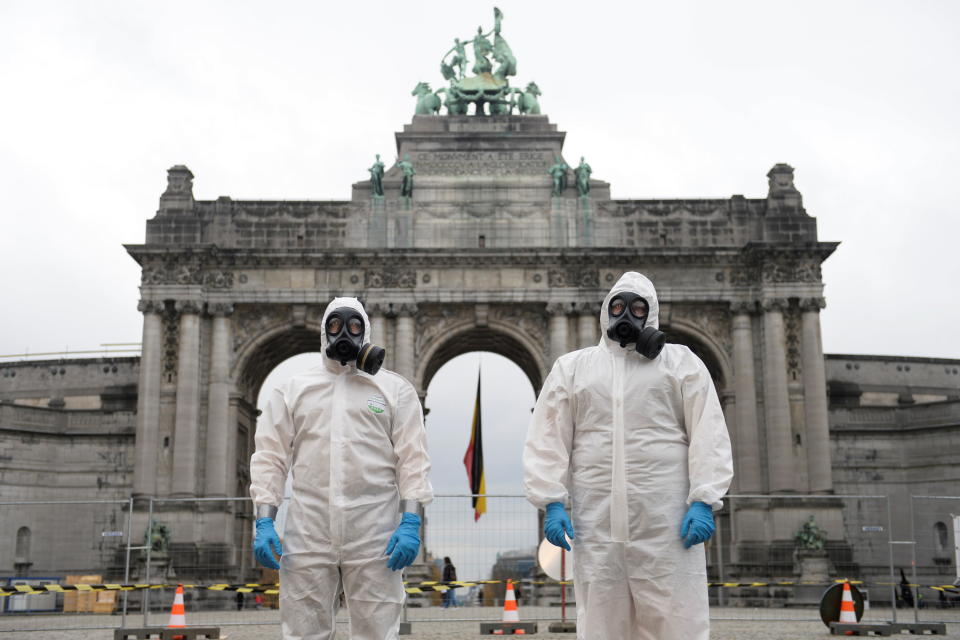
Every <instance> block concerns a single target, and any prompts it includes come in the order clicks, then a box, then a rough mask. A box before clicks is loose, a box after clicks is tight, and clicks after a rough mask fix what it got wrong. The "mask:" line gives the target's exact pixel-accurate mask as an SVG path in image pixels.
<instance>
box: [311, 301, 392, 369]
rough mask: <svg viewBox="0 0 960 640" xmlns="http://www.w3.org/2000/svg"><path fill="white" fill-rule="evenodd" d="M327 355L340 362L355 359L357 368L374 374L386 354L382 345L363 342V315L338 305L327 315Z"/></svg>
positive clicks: (344, 363)
mask: <svg viewBox="0 0 960 640" xmlns="http://www.w3.org/2000/svg"><path fill="white" fill-rule="evenodd" d="M324 331H326V334H327V350H326V354H327V357H328V358H330V359H331V360H339V361H340V364H342V365H346V364H347V363H348V362H352V361H354V360H356V362H357V368H358V369H360V370H361V371H366V372H367V373H369V374H370V375H374V374H375V373H376V372H377V371H379V370H380V366H381V365H382V364H383V356H384V355H386V351H384V349H383V347H377V346H374V345H373V344H370V343H369V342H368V343H367V344H364V343H363V316H362V315H360V312H359V311H357V310H356V309H353V308H351V307H338V308H336V309H334V310H333V311H331V312H330V315H328V316H327V324H326V326H325V327H324Z"/></svg>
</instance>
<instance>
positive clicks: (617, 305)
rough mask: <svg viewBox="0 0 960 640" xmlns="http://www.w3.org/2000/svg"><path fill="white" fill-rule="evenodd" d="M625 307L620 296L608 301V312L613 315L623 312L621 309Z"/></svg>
mask: <svg viewBox="0 0 960 640" xmlns="http://www.w3.org/2000/svg"><path fill="white" fill-rule="evenodd" d="M625 307H626V305H625V304H624V303H623V300H621V299H620V298H617V299H615V300H614V301H613V302H611V303H610V314H611V315H614V316H619V315H620V314H621V313H623V310H624V308H625Z"/></svg>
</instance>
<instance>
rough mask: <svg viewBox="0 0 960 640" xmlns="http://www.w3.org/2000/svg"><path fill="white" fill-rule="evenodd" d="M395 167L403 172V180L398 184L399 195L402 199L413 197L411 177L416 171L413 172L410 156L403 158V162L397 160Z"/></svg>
mask: <svg viewBox="0 0 960 640" xmlns="http://www.w3.org/2000/svg"><path fill="white" fill-rule="evenodd" d="M397 166H398V167H399V168H400V171H402V172H403V180H401V182H400V195H401V196H403V197H404V198H412V197H413V176H414V175H415V174H416V171H414V170H413V163H412V162H410V154H406V155H404V156H403V160H397Z"/></svg>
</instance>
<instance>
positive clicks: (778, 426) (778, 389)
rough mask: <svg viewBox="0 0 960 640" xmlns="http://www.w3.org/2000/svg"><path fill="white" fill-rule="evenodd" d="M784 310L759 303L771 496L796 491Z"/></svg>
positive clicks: (778, 302)
mask: <svg viewBox="0 0 960 640" xmlns="http://www.w3.org/2000/svg"><path fill="white" fill-rule="evenodd" d="M786 307H787V301H786V299H785V298H770V299H767V300H764V301H763V311H764V313H763V351H764V362H763V407H764V418H765V420H766V423H767V470H768V474H769V479H770V492H771V493H784V492H790V491H793V490H795V489H796V478H795V477H794V473H793V466H794V465H793V431H792V429H791V423H790V395H789V392H788V389H787V354H786V347H785V339H786V338H785V336H784V326H783V311H784V310H785V309H786Z"/></svg>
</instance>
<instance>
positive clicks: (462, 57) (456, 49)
mask: <svg viewBox="0 0 960 640" xmlns="http://www.w3.org/2000/svg"><path fill="white" fill-rule="evenodd" d="M451 53H454V56H453V58H451V59H450V63H449V64H448V63H447V56H448V55H450V54H451ZM454 69H456V70H457V73H454ZM440 72H441V73H443V77H444V79H446V80H463V76H464V75H466V73H467V48H466V43H464V42H463V41H461V40H460V38H454V39H453V48H451V49H450V51H447V52H446V53H445V54H443V60H441V62H440Z"/></svg>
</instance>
